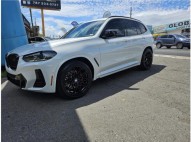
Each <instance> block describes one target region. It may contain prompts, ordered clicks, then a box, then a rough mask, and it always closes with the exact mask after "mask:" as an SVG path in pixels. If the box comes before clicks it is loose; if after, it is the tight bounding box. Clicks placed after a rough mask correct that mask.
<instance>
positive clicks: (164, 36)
mask: <svg viewBox="0 0 191 142" xmlns="http://www.w3.org/2000/svg"><path fill="white" fill-rule="evenodd" d="M167 36H168V35H163V36H161V37H160V38H167Z"/></svg>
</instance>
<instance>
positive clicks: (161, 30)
mask: <svg viewBox="0 0 191 142" xmlns="http://www.w3.org/2000/svg"><path fill="white" fill-rule="evenodd" d="M187 28H190V20H185V21H180V22H175V23H171V24H166V25H161V26H156V27H154V28H153V31H154V33H165V32H168V31H172V30H178V29H187Z"/></svg>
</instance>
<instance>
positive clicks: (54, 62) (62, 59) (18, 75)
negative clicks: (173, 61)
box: [5, 16, 154, 99]
mask: <svg viewBox="0 0 191 142" xmlns="http://www.w3.org/2000/svg"><path fill="white" fill-rule="evenodd" d="M153 47H154V41H153V37H152V35H151V34H150V32H149V30H148V29H147V27H146V26H145V25H144V24H143V23H142V22H141V21H139V20H136V19H133V18H128V17H122V16H112V17H109V18H106V19H99V20H95V21H90V22H87V23H84V24H80V25H78V26H77V27H76V28H74V29H72V30H70V31H69V32H68V33H67V34H66V35H65V36H64V37H63V38H62V39H60V40H54V41H47V42H42V43H35V44H28V45H24V46H22V47H19V48H16V49H15V50H12V51H11V52H9V53H7V55H6V63H5V66H6V70H7V78H8V80H9V81H11V82H12V83H14V84H16V85H17V86H19V87H21V88H22V89H24V90H30V91H36V92H46V93H56V94H58V95H59V96H62V97H64V98H68V99H74V98H79V97H81V96H83V95H85V94H87V91H88V90H89V88H90V86H91V83H92V81H93V80H96V79H98V78H102V77H104V76H108V75H110V74H113V73H116V72H119V71H122V70H125V69H128V68H131V67H134V66H139V67H140V68H141V69H143V70H148V69H149V68H150V67H151V65H152V61H153Z"/></svg>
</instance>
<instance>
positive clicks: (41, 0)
mask: <svg viewBox="0 0 191 142" xmlns="http://www.w3.org/2000/svg"><path fill="white" fill-rule="evenodd" d="M21 6H26V7H31V8H39V9H50V10H60V9H61V2H60V0H21Z"/></svg>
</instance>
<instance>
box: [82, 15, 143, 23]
mask: <svg viewBox="0 0 191 142" xmlns="http://www.w3.org/2000/svg"><path fill="white" fill-rule="evenodd" d="M115 18H125V19H130V20H134V21H138V22H141V21H140V20H138V19H135V18H131V17H126V16H110V17H108V18H100V19H95V20H91V21H87V22H85V23H88V22H93V21H106V20H107V19H115ZM141 23H142V22H141Z"/></svg>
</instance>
